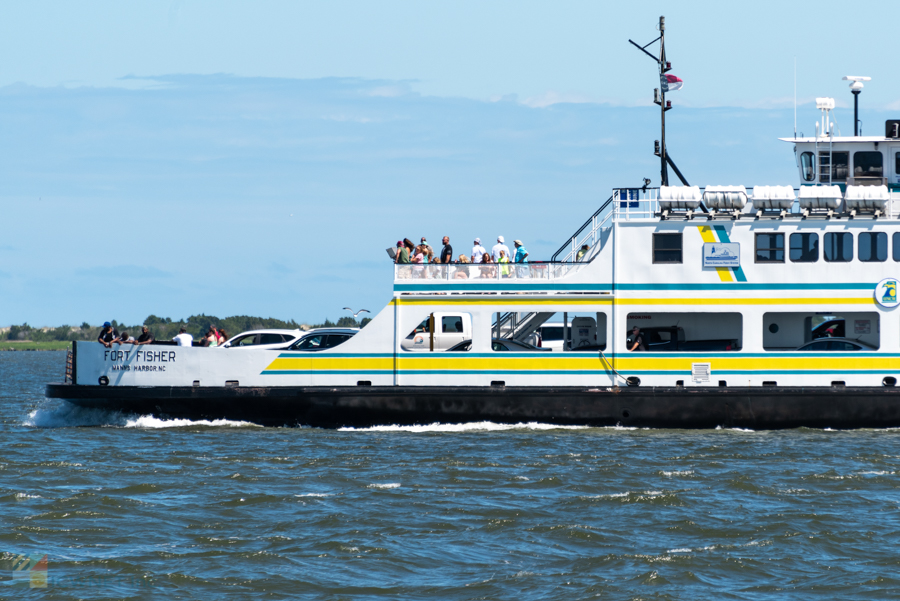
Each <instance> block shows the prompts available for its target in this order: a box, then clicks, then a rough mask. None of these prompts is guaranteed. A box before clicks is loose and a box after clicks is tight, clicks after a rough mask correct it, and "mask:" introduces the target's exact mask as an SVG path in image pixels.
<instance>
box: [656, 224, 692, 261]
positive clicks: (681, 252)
mask: <svg viewBox="0 0 900 601" xmlns="http://www.w3.org/2000/svg"><path fill="white" fill-rule="evenodd" d="M664 237H668V238H670V239H673V240H674V239H675V238H676V237H677V239H678V248H677V249H675V248H660V249H658V250H659V252H664V253H674V252H677V253H678V260H677V261H658V260H657V259H656V252H657V248H656V241H657V240H658V239H659V240H661V239H664ZM651 252H652V255H653V256H652V259H653V264H654V265H683V264H684V232H653V244H652V249H651Z"/></svg>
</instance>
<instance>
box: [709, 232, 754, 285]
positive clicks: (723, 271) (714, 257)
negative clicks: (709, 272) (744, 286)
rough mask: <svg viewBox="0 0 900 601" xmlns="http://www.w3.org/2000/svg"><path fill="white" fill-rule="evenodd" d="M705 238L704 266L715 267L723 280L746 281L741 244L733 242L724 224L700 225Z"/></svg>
mask: <svg viewBox="0 0 900 601" xmlns="http://www.w3.org/2000/svg"><path fill="white" fill-rule="evenodd" d="M697 228H698V229H699V231H700V237H701V238H703V266H704V267H714V268H715V269H716V273H718V275H719V280H720V281H722V282H746V281H747V276H746V275H744V270H743V269H741V250H740V249H741V245H740V244H737V243H735V242H732V241H731V239H730V238H729V237H728V231H727V230H726V229H725V226H724V225H714V226H708V225H699V226H697Z"/></svg>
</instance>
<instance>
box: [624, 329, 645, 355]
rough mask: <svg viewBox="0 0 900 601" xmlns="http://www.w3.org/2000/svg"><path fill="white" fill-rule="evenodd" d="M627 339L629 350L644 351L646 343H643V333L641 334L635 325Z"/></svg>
mask: <svg viewBox="0 0 900 601" xmlns="http://www.w3.org/2000/svg"><path fill="white" fill-rule="evenodd" d="M629 341H630V344H631V346H630V347H629V348H628V350H629V351H646V350H647V345H646V344H644V335H643V334H641V329H640V328H639V327H637V326H634V327H633V328H632V329H631V336H630V337H629Z"/></svg>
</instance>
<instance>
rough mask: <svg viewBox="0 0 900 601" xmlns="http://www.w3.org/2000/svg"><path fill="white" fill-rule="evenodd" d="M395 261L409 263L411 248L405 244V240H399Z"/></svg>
mask: <svg viewBox="0 0 900 601" xmlns="http://www.w3.org/2000/svg"><path fill="white" fill-rule="evenodd" d="M394 263H403V264H408V263H409V249H408V248H406V245H404V244H403V240H397V254H396V255H395V256H394Z"/></svg>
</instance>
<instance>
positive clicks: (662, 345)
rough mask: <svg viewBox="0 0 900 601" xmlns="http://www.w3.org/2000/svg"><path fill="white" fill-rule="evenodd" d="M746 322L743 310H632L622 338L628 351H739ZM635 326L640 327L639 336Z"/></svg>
mask: <svg viewBox="0 0 900 601" xmlns="http://www.w3.org/2000/svg"><path fill="white" fill-rule="evenodd" d="M743 321H744V317H743V315H741V314H740V313H714V312H707V311H703V312H696V313H629V314H628V316H627V317H626V320H625V332H624V334H623V335H622V338H621V339H620V340H621V341H622V342H623V343H624V345H625V349H626V350H628V351H629V352H634V353H639V352H643V351H648V352H651V353H668V352H685V353H686V352H690V353H721V352H727V351H739V350H741V346H742V339H743ZM635 327H637V328H638V332H637V336H635V332H634V328H635ZM619 344H620V343H619V341H616V346H617V347H618V348H619V349H621V348H622V347H620V346H618V345H619ZM635 344H637V346H635ZM631 349H634V350H633V351H632V350H631Z"/></svg>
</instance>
